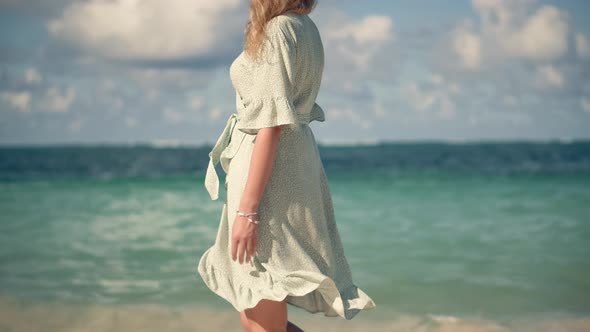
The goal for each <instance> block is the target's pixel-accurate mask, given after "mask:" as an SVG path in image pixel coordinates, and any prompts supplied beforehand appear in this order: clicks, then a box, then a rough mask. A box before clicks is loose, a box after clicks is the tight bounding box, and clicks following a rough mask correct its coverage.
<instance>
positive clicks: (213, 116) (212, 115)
mask: <svg viewBox="0 0 590 332" xmlns="http://www.w3.org/2000/svg"><path fill="white" fill-rule="evenodd" d="M222 113H223V111H222V109H221V108H220V107H213V108H211V109H210V110H209V119H210V120H217V119H219V118H220V117H221V114H222Z"/></svg>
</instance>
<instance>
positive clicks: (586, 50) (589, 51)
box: [576, 33, 590, 58]
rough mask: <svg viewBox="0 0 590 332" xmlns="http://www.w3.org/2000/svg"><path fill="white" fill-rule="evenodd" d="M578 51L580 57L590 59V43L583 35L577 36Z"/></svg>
mask: <svg viewBox="0 0 590 332" xmlns="http://www.w3.org/2000/svg"><path fill="white" fill-rule="evenodd" d="M576 51H577V52H578V55H579V56H580V57H583V58H588V57H590V41H588V38H587V37H586V36H584V35H583V34H581V33H578V34H576Z"/></svg>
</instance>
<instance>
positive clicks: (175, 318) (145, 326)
mask: <svg viewBox="0 0 590 332" xmlns="http://www.w3.org/2000/svg"><path fill="white" fill-rule="evenodd" d="M362 315H363V312H361V313H359V315H357V317H355V318H354V319H352V320H349V321H347V320H344V319H341V318H338V317H325V316H323V315H322V313H316V314H310V313H307V312H304V311H301V310H293V309H292V307H289V319H290V320H291V321H293V322H295V323H296V324H297V325H299V326H300V327H302V328H303V329H304V330H305V331H325V332H331V331H334V332H336V331H343V332H353V331H359V332H360V331H375V332H380V331H393V332H398V331H399V332H401V331H413V332H450V331H454V332H463V331H465V332H467V331H477V332H512V331H514V332H521V331H522V332H529V331H530V332H532V331H538V332H545V331H547V332H549V331H568V332H583V331H590V317H562V318H557V317H553V318H545V319H543V318H541V317H536V318H534V317H529V318H523V319H518V320H512V321H511V322H508V323H507V322H503V323H500V322H494V321H489V320H484V319H463V318H458V317H454V316H438V315H424V316H416V315H395V316H392V318H391V319H389V320H382V319H378V320H376V319H367V318H366V317H362ZM0 322H1V323H0V328H1V329H2V331H19V332H37V331H39V332H41V331H43V332H54V331H72V332H73V331H85V332H92V331H97V332H98V331H111V332H118V331H121V332H123V331H125V332H130V331H143V332H150V331H167V332H175V331H183V332H184V331H208V332H217V331H219V332H222V331H224V332H230V331H235V332H240V331H242V330H241V327H240V323H239V315H238V313H237V312H235V311H231V310H219V309H216V308H208V307H204V306H191V307H186V306H185V307H175V308H169V307H164V306H161V305H148V304H145V305H138V304H136V305H79V304H62V303H50V302H46V303H44V302H39V301H29V300H19V299H16V298H12V297H6V296H0Z"/></svg>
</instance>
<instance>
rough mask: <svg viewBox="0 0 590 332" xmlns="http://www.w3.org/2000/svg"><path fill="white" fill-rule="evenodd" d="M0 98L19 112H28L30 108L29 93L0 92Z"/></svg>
mask: <svg viewBox="0 0 590 332" xmlns="http://www.w3.org/2000/svg"><path fill="white" fill-rule="evenodd" d="M0 99H1V100H2V101H4V102H5V103H7V104H8V105H10V106H11V107H12V108H15V109H17V110H19V111H21V112H28V111H30V109H31V99H32V98H31V93H30V92H28V91H22V92H1V93H0Z"/></svg>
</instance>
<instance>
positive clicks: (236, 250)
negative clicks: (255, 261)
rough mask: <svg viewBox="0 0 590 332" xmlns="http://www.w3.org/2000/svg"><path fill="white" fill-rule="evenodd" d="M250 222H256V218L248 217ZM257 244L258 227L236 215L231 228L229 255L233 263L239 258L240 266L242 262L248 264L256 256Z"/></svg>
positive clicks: (254, 216)
mask: <svg viewBox="0 0 590 332" xmlns="http://www.w3.org/2000/svg"><path fill="white" fill-rule="evenodd" d="M250 218H252V220H254V221H256V220H258V219H257V218H258V216H256V215H253V216H250ZM257 243H258V225H257V224H255V223H253V222H250V221H249V220H248V219H247V218H246V217H242V216H239V215H238V214H237V213H236V217H235V218H234V225H233V227H232V239H231V255H232V259H233V260H234V261H235V260H236V258H239V261H240V264H242V263H243V262H244V261H246V262H248V263H250V260H251V258H252V257H253V256H254V255H255V254H256V245H257Z"/></svg>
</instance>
